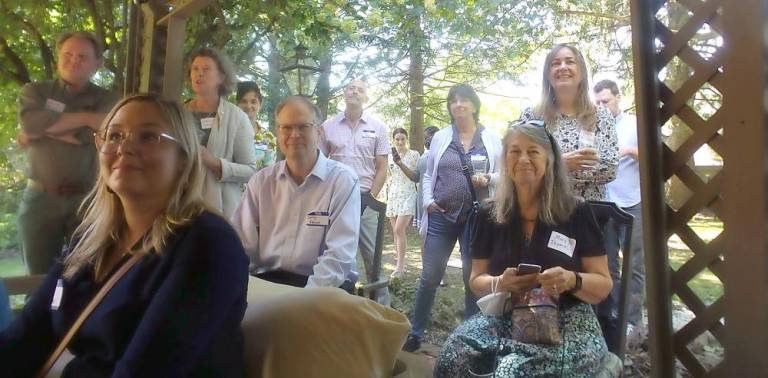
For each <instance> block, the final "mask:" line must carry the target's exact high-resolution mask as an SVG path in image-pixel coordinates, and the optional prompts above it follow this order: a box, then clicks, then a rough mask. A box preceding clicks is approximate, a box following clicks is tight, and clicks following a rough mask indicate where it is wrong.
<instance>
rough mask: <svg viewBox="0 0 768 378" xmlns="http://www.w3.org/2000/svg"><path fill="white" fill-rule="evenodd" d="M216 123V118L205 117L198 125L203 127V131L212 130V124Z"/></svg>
mask: <svg viewBox="0 0 768 378" xmlns="http://www.w3.org/2000/svg"><path fill="white" fill-rule="evenodd" d="M214 122H216V118H213V117H207V118H203V119H201V120H200V125H202V126H203V130H207V129H210V128H213V123H214Z"/></svg>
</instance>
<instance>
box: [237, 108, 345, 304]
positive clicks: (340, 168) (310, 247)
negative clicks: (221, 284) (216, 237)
mask: <svg viewBox="0 0 768 378" xmlns="http://www.w3.org/2000/svg"><path fill="white" fill-rule="evenodd" d="M318 118H319V117H318V111H317V108H316V107H315V106H314V105H313V104H312V103H311V102H310V101H309V100H307V99H306V98H305V97H301V96H290V97H288V98H286V99H285V100H283V101H282V102H281V103H280V104H279V105H278V106H277V108H276V111H275V121H276V123H277V127H276V129H277V142H278V147H279V148H280V151H281V152H282V153H283V154H284V155H285V160H284V161H281V162H278V163H276V164H275V165H273V166H269V167H266V168H264V169H262V170H261V171H259V172H258V173H257V174H256V175H254V176H253V178H251V180H250V181H249V182H248V186H247V187H246V191H245V193H244V194H243V198H242V200H241V202H240V205H239V206H238V207H237V209H236V210H235V212H234V214H233V215H232V224H233V225H234V227H235V229H236V230H237V232H238V234H239V235H240V238H241V239H242V242H243V246H244V247H245V251H246V253H247V254H248V256H249V257H250V259H251V274H253V275H255V276H257V277H260V278H263V279H266V280H268V281H271V282H276V283H282V284H287V285H291V286H298V287H340V288H342V289H344V290H347V291H349V292H351V291H352V289H353V287H354V282H355V281H356V280H357V273H356V272H355V256H356V253H357V243H358V234H359V232H360V184H359V180H358V177H357V174H356V173H355V172H354V171H352V169H351V168H349V167H347V166H346V165H344V164H341V163H339V162H336V161H333V160H330V159H328V158H326V157H325V155H323V153H322V152H320V150H319V148H318V141H319V138H320V134H319V133H320V122H319V119H318Z"/></svg>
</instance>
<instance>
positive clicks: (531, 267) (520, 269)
mask: <svg viewBox="0 0 768 378" xmlns="http://www.w3.org/2000/svg"><path fill="white" fill-rule="evenodd" d="M539 273H541V265H536V264H524V263H520V264H518V265H517V275H519V276H524V275H526V274H539Z"/></svg>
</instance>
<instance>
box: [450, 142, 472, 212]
mask: <svg viewBox="0 0 768 378" xmlns="http://www.w3.org/2000/svg"><path fill="white" fill-rule="evenodd" d="M451 145H452V146H453V147H454V148H456V152H458V153H459V159H461V171H462V172H463V173H464V177H466V178H467V184H469V192H470V193H471V194H472V205H473V206H476V205H477V194H476V193H475V186H474V185H472V175H471V174H470V173H469V163H467V156H466V154H465V153H464V148H463V147H461V146H459V145H458V143H456V141H451Z"/></svg>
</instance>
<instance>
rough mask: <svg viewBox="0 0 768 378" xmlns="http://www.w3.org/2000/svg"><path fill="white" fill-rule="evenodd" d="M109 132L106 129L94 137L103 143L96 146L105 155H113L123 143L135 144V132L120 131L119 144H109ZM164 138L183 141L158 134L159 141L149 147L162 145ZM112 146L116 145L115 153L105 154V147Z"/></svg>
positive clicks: (179, 142) (94, 134)
mask: <svg viewBox="0 0 768 378" xmlns="http://www.w3.org/2000/svg"><path fill="white" fill-rule="evenodd" d="M108 131H109V127H107V128H105V129H104V131H103V132H95V133H93V137H94V138H95V140H98V141H101V146H98V144H99V142H96V144H97V146H96V148H97V149H98V150H99V152H101V153H103V154H113V153H116V152H117V148H119V147H120V146H122V145H123V143H125V141H126V140H127V141H129V142H131V143H133V142H134V141H133V136H134V135H135V132H133V131H120V134H121V136H122V137H121V139H120V141H119V142H117V143H113V142H107V132H108ZM142 131H146V130H142ZM102 134H103V135H102ZM163 138H165V139H168V140H170V141H172V142H175V143H178V144H181V141H179V140H178V139H176V138H175V137H174V136H172V135H170V134H168V133H166V132H161V133H158V134H157V141H156V142H152V143H148V144H149V145H157V144H160V141H162V140H163ZM111 144H115V145H116V146H115V151H113V152H105V151H104V146H106V145H111ZM138 145H139V146H141V143H139V144H138Z"/></svg>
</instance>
